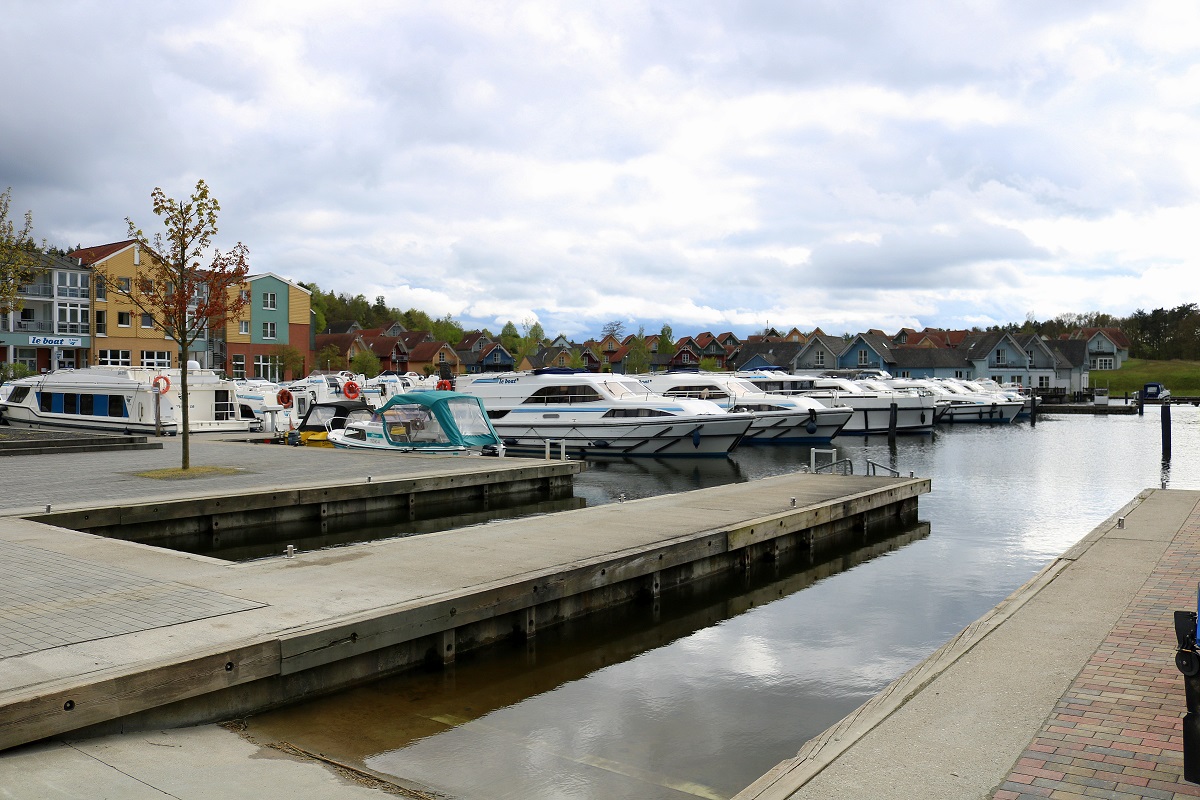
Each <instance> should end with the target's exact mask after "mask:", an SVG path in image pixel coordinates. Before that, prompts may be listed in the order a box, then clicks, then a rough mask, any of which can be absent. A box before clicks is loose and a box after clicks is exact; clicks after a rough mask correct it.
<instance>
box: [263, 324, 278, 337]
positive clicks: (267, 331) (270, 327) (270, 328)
mask: <svg viewBox="0 0 1200 800" xmlns="http://www.w3.org/2000/svg"><path fill="white" fill-rule="evenodd" d="M263 338H264V339H274V338H275V323H274V322H264V323H263Z"/></svg>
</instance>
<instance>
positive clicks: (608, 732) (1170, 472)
mask: <svg viewBox="0 0 1200 800" xmlns="http://www.w3.org/2000/svg"><path fill="white" fill-rule="evenodd" d="M1173 412H1174V414H1173V429H1174V430H1173V438H1174V441H1175V442H1176V443H1178V444H1179V445H1180V446H1179V447H1178V448H1175V451H1174V452H1175V453H1176V454H1177V455H1175V457H1174V458H1173V459H1172V460H1171V462H1170V463H1169V464H1164V463H1163V460H1162V452H1161V447H1160V443H1161V435H1160V425H1159V418H1158V412H1157V409H1147V412H1146V416H1145V417H1085V416H1065V415H1055V414H1053V412H1051V413H1049V414H1047V415H1046V416H1045V417H1043V418H1042V419H1041V420H1040V421H1039V422H1038V424H1037V427H1036V428H1034V427H1033V426H1031V425H1029V424H1027V423H1016V424H1012V425H1004V426H995V427H990V426H978V427H976V426H963V427H957V428H952V429H939V430H938V431H937V432H935V434H934V435H933V436H930V437H919V438H918V437H905V438H901V439H898V440H897V441H896V442H894V443H889V442H888V440H887V438H886V437H869V438H849V439H841V438H839V439H837V440H835V446H836V447H837V448H838V451H839V457H842V458H849V459H851V461H852V462H853V464H854V465H855V471H856V472H857V473H859V474H861V473H862V472H863V470H864V467H865V464H866V461H867V460H868V459H869V460H872V461H876V462H879V463H883V464H888V465H889V466H891V467H893V468H894V469H897V470H899V471H900V472H901V473H902V474H905V475H907V474H908V473H909V472H910V471H911V472H915V473H916V475H918V476H921V477H929V478H931V480H932V492H931V493H930V494H928V495H925V496H922V497H921V498H920V517H921V519H922V520H923V521H926V522H928V523H929V524H930V525H931V529H932V533H931V534H930V535H929V536H928V537H927V538H925V537H924V536H923V535H922V534H918V536H917V537H916V539H915V541H912V542H911V543H910V544H908V545H907V546H904V547H898V548H895V549H891V550H890V551H889V552H887V553H886V554H885V555H884V557H881V558H868V559H867V560H863V559H861V558H859V559H855V558H854V557H849V558H847V559H845V560H844V561H843V563H841V564H828V565H822V566H821V567H811V568H810V567H804V566H802V567H801V568H800V569H799V570H798V571H797V572H796V573H795V574H796V576H797V577H796V584H795V585H794V586H793V585H791V584H787V585H786V586H778V587H776V589H775V591H776V592H777V591H778V590H779V589H783V596H778V595H777V594H776V595H775V596H774V600H773V601H771V602H768V595H770V594H771V591H772V589H771V588H770V587H771V586H772V585H773V584H774V583H777V582H782V583H786V582H787V580H788V579H789V578H788V577H786V576H785V577H777V576H770V578H769V579H768V580H767V581H766V582H765V584H763V585H762V586H756V587H754V588H752V589H750V590H748V591H746V592H742V593H740V594H739V595H738V596H740V597H742V598H751V599H753V598H755V597H756V595H755V592H758V591H759V590H760V589H762V590H763V594H762V595H761V596H758V599H754V600H753V603H752V604H751V602H750V601H749V600H745V599H743V600H742V601H741V602H742V606H741V607H738V606H737V601H734V600H730V599H725V600H722V601H721V602H720V603H719V604H714V603H711V602H708V603H703V602H702V603H701V605H700V606H699V607H694V608H686V609H685V608H682V607H676V606H675V605H673V603H674V602H675V601H671V602H670V603H668V602H667V601H666V600H664V603H663V605H662V607H661V608H660V611H659V617H658V618H655V617H654V615H653V613H652V612H653V609H649V610H648V611H647V610H646V609H642V610H640V611H638V612H637V613H640V614H642V615H643V616H641V617H637V616H636V614H635V617H634V618H633V619H621V620H618V621H615V622H614V623H613V624H612V625H611V626H609V628H610V631H612V630H614V629H615V631H616V635H615V636H614V638H613V640H612V641H608V640H604V639H599V640H596V641H595V642H593V646H591V647H588V646H587V642H588V638H587V636H588V634H587V633H586V631H585V632H584V633H582V634H580V635H579V636H576V637H574V638H572V637H571V636H570V635H568V633H569V631H570V629H564V630H563V631H561V632H556V631H553V630H551V631H545V632H542V633H541V634H539V637H538V641H537V648H536V650H535V651H534V652H532V653H529V654H526V653H525V652H523V651H518V652H517V653H510V654H508V656H507V657H505V656H503V655H502V654H499V653H493V654H490V655H488V656H486V657H481V658H480V659H479V660H477V661H475V662H473V663H469V664H468V663H466V661H465V660H464V663H463V664H461V665H460V666H459V667H458V668H457V670H456V671H454V672H453V673H450V674H448V675H446V676H442V675H440V674H434V675H421V676H415V677H414V678H412V681H413V682H411V683H409V682H407V680H406V681H402V682H399V683H396V684H394V685H393V684H391V683H390V682H389V683H383V684H377V685H375V686H371V687H365V688H364V689H362V690H359V692H356V693H349V694H346V695H341V696H339V697H335V698H328V699H326V700H323V701H320V703H318V704H313V705H311V706H308V707H306V708H304V709H299V708H298V709H288V710H285V711H281V712H277V713H276V714H271V715H266V716H265V717H261V718H256V719H255V720H252V724H251V729H252V732H254V733H256V734H263V735H266V736H274V737H277V738H282V739H289V737H294V738H297V739H300V740H301V741H298V742H297V743H298V744H301V745H302V746H305V747H307V748H308V749H313V750H318V751H320V752H325V753H327V754H330V755H335V754H336V755H340V757H341V758H344V759H345V760H347V761H349V762H353V763H362V764H367V765H368V766H369V767H370V768H372V769H375V770H378V771H380V772H386V773H390V774H394V775H399V776H403V777H406V778H413V779H419V780H420V781H422V782H425V783H428V784H432V785H435V786H436V787H437V788H438V789H439V790H441V791H444V792H449V793H452V794H454V795H456V796H459V797H464V798H496V797H521V798H564V797H566V798H655V797H664V798H665V797H673V798H682V797H689V796H728V795H730V794H733V793H735V792H736V791H738V790H740V789H741V788H743V787H744V786H746V785H747V784H749V783H750V782H752V781H753V780H755V779H756V778H757V777H758V776H759V775H760V774H762V773H763V772H765V771H766V770H767V769H769V768H770V767H772V766H773V765H774V764H776V763H778V762H779V761H780V760H782V759H784V758H787V757H789V756H790V755H793V754H794V753H795V752H796V750H798V749H799V747H800V745H801V744H803V742H804V741H805V740H806V739H808V738H811V737H812V736H814V735H816V734H818V733H820V732H821V731H822V730H824V729H825V728H827V727H829V726H830V725H832V724H834V723H835V722H837V720H838V719H840V718H841V717H842V716H844V715H845V714H846V713H848V712H849V711H851V710H852V709H853V708H855V707H856V706H857V705H859V704H860V703H861V702H863V701H865V700H866V699H868V698H869V697H871V696H872V695H874V694H875V693H876V692H878V691H879V690H880V689H881V688H883V687H884V686H885V685H886V684H887V683H888V682H890V681H891V680H893V679H895V678H896V677H897V676H899V675H900V674H901V673H903V672H904V671H905V670H906V669H908V668H909V667H911V666H912V665H914V664H916V663H918V662H919V661H920V660H921V659H923V658H925V657H926V656H927V655H929V654H930V653H931V652H933V651H934V650H936V649H937V648H938V647H940V646H941V645H942V644H943V643H944V642H945V641H946V640H948V639H949V638H950V637H951V636H953V635H954V634H956V633H957V632H958V631H959V630H961V629H962V628H963V627H965V626H966V625H968V624H969V623H971V622H972V621H974V620H975V619H977V618H979V617H980V616H981V615H982V614H984V613H985V612H987V611H988V610H989V609H991V608H992V607H993V606H995V605H996V603H998V602H1000V600H1002V599H1003V598H1004V597H1006V596H1007V595H1008V594H1010V593H1011V592H1012V591H1013V590H1015V589H1016V588H1017V587H1019V586H1020V585H1021V584H1023V583H1024V582H1025V581H1026V580H1028V579H1029V578H1030V577H1031V576H1033V575H1034V574H1035V573H1036V572H1037V571H1038V570H1039V569H1040V568H1041V567H1042V566H1044V565H1045V564H1046V563H1048V562H1049V561H1050V560H1051V559H1052V558H1054V557H1055V556H1057V555H1059V554H1061V553H1062V552H1064V551H1065V550H1067V549H1068V548H1070V547H1071V546H1072V545H1073V544H1074V543H1075V542H1076V541H1078V540H1079V539H1080V538H1081V537H1082V536H1084V535H1085V534H1087V533H1088V532H1089V531H1090V530H1091V529H1092V528H1093V527H1094V526H1095V525H1097V524H1098V523H1099V522H1101V521H1102V520H1103V519H1104V518H1106V517H1108V516H1109V515H1111V514H1113V513H1114V512H1116V511H1117V510H1118V509H1119V508H1120V507H1121V506H1123V505H1124V504H1126V503H1127V502H1129V501H1130V500H1131V499H1133V498H1134V497H1135V496H1136V495H1137V494H1138V493H1139V492H1141V491H1142V490H1143V489H1145V488H1156V487H1158V486H1160V485H1162V483H1163V482H1164V481H1167V482H1169V483H1168V485H1170V486H1172V487H1175V488H1185V489H1193V488H1200V460H1198V459H1196V457H1195V454H1196V453H1198V452H1200V417H1198V416H1197V411H1196V409H1195V408H1193V407H1190V406H1177V407H1175V408H1174V409H1173ZM809 455H810V448H807V447H787V446H784V447H769V448H768V447H758V448H748V449H747V448H742V449H739V450H737V451H735V452H734V454H733V456H732V457H731V458H730V459H729V460H728V461H722V460H720V459H704V460H703V463H699V462H697V463H695V464H689V463H687V462H686V461H674V462H672V461H664V462H662V463H661V464H658V463H654V464H651V463H650V462H637V463H630V462H606V463H605V464H604V465H600V464H595V465H589V469H588V471H586V472H584V473H583V474H581V475H579V476H578V477H577V478H576V489H575V494H576V496H578V497H585V498H586V499H587V502H588V504H589V505H593V504H599V503H603V502H615V501H616V499H617V498H618V497H619V496H620V495H621V494H625V495H626V496H627V497H629V498H635V497H643V496H647V495H652V494H661V493H664V492H672V491H683V490H685V489H692V488H704V487H707V486H713V485H718V484H723V483H731V482H737V481H746V480H755V479H758V478H761V477H766V476H769V475H777V474H780V473H783V472H792V471H796V470H798V469H800V468H801V467H802V466H804V465H807V464H808V463H809ZM821 570H828V572H827V573H825V572H821ZM806 573H809V577H808V578H807V579H806V578H805V577H803V576H804V575H805V574H806ZM759 577H761V576H759ZM715 605H719V606H720V608H714V607H713V606H715ZM630 611H631V613H633V612H634V610H633V609H631V610H630ZM647 614H648V616H647ZM555 636H561V637H562V639H561V641H558V642H557V643H556V640H555V638H554V637H555ZM368 722H370V724H367V723H368Z"/></svg>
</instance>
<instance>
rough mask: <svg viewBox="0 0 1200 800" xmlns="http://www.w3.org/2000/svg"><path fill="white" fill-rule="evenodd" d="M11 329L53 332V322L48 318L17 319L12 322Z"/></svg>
mask: <svg viewBox="0 0 1200 800" xmlns="http://www.w3.org/2000/svg"><path fill="white" fill-rule="evenodd" d="M13 330H16V331H31V332H33V333H53V332H54V323H52V322H50V321H49V320H40V319H31V320H26V319H19V320H16V321H15V322H14V323H13Z"/></svg>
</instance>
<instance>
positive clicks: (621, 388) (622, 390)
mask: <svg viewBox="0 0 1200 800" xmlns="http://www.w3.org/2000/svg"><path fill="white" fill-rule="evenodd" d="M604 387H605V388H606V389H608V391H609V393H611V394H612V396H613V397H615V398H617V399H618V400H621V399H624V398H631V397H645V396H646V395H648V394H650V389H649V388H647V387H646V386H643V385H642V384H640V383H638V382H637V381H632V380H628V381H605V382H604Z"/></svg>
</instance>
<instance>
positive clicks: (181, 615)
mask: <svg viewBox="0 0 1200 800" xmlns="http://www.w3.org/2000/svg"><path fill="white" fill-rule="evenodd" d="M0 564H3V565H4V580H3V581H2V582H0V659H3V658H8V657H9V656H16V655H20V654H22V653H32V652H35V651H38V650H47V649H49V648H52V647H61V646H62V645H67V644H75V643H78V642H87V641H92V640H95V639H104V638H107V637H109V636H118V635H120V634H123V633H133V632H135V631H144V630H151V629H153V628H161V627H163V626H165V625H175V624H177V623H181V622H191V621H193V620H198V619H207V618H209V617H216V616H220V615H223V614H232V613H235V612H238V611H245V610H247V609H251V608H261V607H262V606H263V604H262V603H255V602H251V601H247V600H241V599H239V598H236V597H230V596H228V595H224V594H221V593H219V592H213V591H209V590H206V589H199V588H197V587H194V586H187V585H184V584H181V583H175V582H173V581H160V580H154V579H153V578H147V577H145V576H142V575H136V574H134V573H132V572H127V571H125V570H122V569H118V568H116V567H112V566H107V565H102V564H97V563H95V562H91V561H83V560H81V559H78V558H72V557H70V556H67V555H63V554H62V553H55V552H52V551H50V550H43V549H42V548H39V547H30V546H27V545H23V544H17V543H15V542H6V541H3V540H0Z"/></svg>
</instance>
